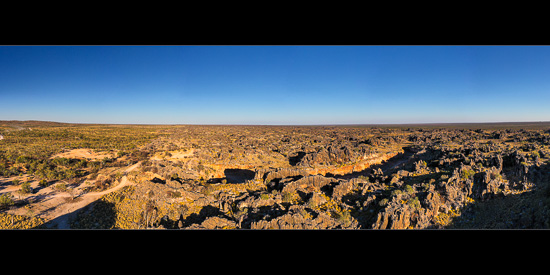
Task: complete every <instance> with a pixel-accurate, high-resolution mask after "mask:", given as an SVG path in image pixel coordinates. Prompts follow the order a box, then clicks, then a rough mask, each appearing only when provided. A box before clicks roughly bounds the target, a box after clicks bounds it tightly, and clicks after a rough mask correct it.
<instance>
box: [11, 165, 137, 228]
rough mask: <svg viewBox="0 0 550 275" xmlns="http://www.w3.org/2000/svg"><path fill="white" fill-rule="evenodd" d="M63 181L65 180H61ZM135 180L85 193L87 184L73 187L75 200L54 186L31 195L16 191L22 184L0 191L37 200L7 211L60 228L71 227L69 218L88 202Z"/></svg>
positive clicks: (124, 180) (16, 196) (125, 180)
mask: <svg viewBox="0 0 550 275" xmlns="http://www.w3.org/2000/svg"><path fill="white" fill-rule="evenodd" d="M140 164H141V163H139V162H138V163H136V164H134V165H132V166H130V167H128V168H127V169H126V170H125V172H130V171H133V170H134V169H136V168H137V167H138V166H139V165H140ZM61 182H63V181H61ZM132 184H134V183H133V182H131V181H129V180H128V178H127V177H126V176H123V177H122V178H121V181H120V183H119V184H118V185H116V186H115V187H113V188H111V189H107V190H105V191H102V192H89V193H83V189H84V188H85V187H86V185H85V184H81V185H80V186H78V187H76V188H74V189H73V191H72V192H73V195H74V200H73V201H68V198H70V197H71V196H73V195H71V194H70V193H68V192H60V191H56V190H55V189H53V186H49V187H45V188H39V191H38V192H36V193H34V194H31V195H19V194H18V193H17V192H13V191H16V190H18V189H20V188H21V187H20V186H13V185H9V186H5V187H4V188H3V189H1V190H0V193H5V192H12V195H13V196H14V197H15V199H19V198H24V199H26V200H27V201H36V202H34V203H30V204H28V205H26V206H24V207H19V208H17V209H11V210H8V211H7V212H8V213H10V214H16V215H34V216H38V217H40V218H43V219H45V220H46V222H49V221H51V222H50V223H49V224H48V226H49V227H53V228H58V229H69V220H70V219H71V218H72V217H73V216H75V214H76V213H77V212H78V211H77V210H80V209H82V208H83V207H85V206H87V205H88V204H90V203H92V202H94V201H96V200H98V199H99V198H101V196H103V195H105V194H108V193H111V192H114V191H117V190H119V189H121V188H123V187H124V186H127V185H132ZM31 187H33V188H38V182H33V183H31Z"/></svg>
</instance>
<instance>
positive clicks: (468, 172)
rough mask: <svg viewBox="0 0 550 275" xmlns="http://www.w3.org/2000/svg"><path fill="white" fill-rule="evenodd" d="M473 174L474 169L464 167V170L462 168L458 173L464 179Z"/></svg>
mask: <svg viewBox="0 0 550 275" xmlns="http://www.w3.org/2000/svg"><path fill="white" fill-rule="evenodd" d="M474 174H475V172H474V170H472V169H464V170H462V172H461V173H460V177H461V178H462V179H463V180H465V179H468V178H471V177H472V176H473V175H474Z"/></svg>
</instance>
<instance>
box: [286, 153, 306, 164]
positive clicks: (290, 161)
mask: <svg viewBox="0 0 550 275" xmlns="http://www.w3.org/2000/svg"><path fill="white" fill-rule="evenodd" d="M305 155H306V152H297V153H296V155H295V156H291V157H289V158H288V164H290V165H292V166H296V164H298V162H300V161H301V160H302V158H303V157H304V156H305Z"/></svg>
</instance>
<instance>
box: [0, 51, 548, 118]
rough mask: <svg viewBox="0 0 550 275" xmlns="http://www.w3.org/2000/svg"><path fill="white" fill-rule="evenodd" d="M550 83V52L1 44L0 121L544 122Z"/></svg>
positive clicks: (546, 114) (546, 115) (546, 116)
mask: <svg viewBox="0 0 550 275" xmlns="http://www.w3.org/2000/svg"><path fill="white" fill-rule="evenodd" d="M548 75H550V46H0V120H14V119H18V120H31V119H35V118H40V119H41V120H44V121H73V122H67V123H87V124H150V125H369V124H373V125H378V124H382V125H385V124H427V123H489V122H491V121H494V122H513V121H518V122H519V121H548V120H550V108H547V105H548V102H550V78H548ZM75 121H78V122H75ZM464 121H467V122H464Z"/></svg>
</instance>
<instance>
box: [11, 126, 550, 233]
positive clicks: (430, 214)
mask: <svg viewBox="0 0 550 275" xmlns="http://www.w3.org/2000/svg"><path fill="white" fill-rule="evenodd" d="M549 129H550V123H548V124H545V123H530V124H527V123H523V124H522V123H514V124H445V125H371V126H369V125H349V126H200V125H90V124H63V123H52V122H32V121H31V122H25V121H0V135H2V136H3V139H2V140H0V228H10V229H12V228H13V229H14V228H21V229H23V228H73V229H79V228H86V229H153V228H157V229H158V228H165V229H426V228H427V229H445V228H481V229H483V228H548V227H549V222H550V218H549V217H550V216H549V215H550V212H549V209H550V208H549V207H550V186H549V184H548V182H549V178H548V177H549V175H550V169H549V167H548V164H549V160H550V147H549V146H550V130H549Z"/></svg>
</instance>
